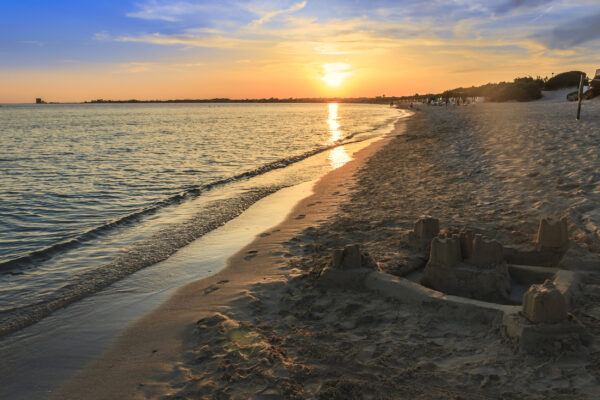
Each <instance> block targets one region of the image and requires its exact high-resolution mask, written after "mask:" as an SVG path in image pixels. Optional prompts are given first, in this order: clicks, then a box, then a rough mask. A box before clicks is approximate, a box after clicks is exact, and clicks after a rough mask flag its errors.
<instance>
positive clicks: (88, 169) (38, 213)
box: [0, 104, 400, 322]
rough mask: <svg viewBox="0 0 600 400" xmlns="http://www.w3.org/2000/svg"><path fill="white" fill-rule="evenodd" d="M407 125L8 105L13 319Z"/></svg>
mask: <svg viewBox="0 0 600 400" xmlns="http://www.w3.org/2000/svg"><path fill="white" fill-rule="evenodd" d="M399 116H400V113H399V111H398V110H396V109H391V108H389V107H386V106H378V105H352V104H340V105H336V104H227V105H224V104H118V105H108V104H102V105H100V104H88V105H84V104H78V105H43V106H35V105H3V106H2V107H0V141H1V143H2V146H0V188H1V191H0V220H1V221H2V223H1V224H0V272H4V273H3V274H2V275H0V277H1V280H0V312H3V311H7V310H11V309H13V310H14V309H17V308H21V309H24V308H26V307H29V306H31V305H33V304H36V303H43V302H48V301H53V300H56V299H57V298H60V297H61V296H62V295H59V293H63V292H65V290H66V289H65V288H66V287H69V288H73V287H76V286H78V285H80V284H81V282H82V281H84V280H85V282H90V281H91V282H95V281H94V280H95V279H97V276H96V275H98V276H103V277H106V276H107V275H111V274H113V278H116V277H118V276H121V275H126V274H127V273H130V272H133V271H134V270H136V269H139V268H140V267H143V266H146V265H149V264H151V263H153V262H156V261H158V260H160V259H164V257H165V256H166V255H168V254H170V253H172V252H173V251H174V250H176V248H178V247H181V246H183V245H185V244H187V243H189V241H190V240H192V239H193V238H195V237H198V236H200V235H202V234H203V233H205V232H207V231H209V230H211V229H214V228H215V227H216V226H219V225H220V224H222V223H223V221H225V220H227V219H230V218H233V217H235V215H238V214H239V213H240V212H241V211H243V209H245V208H247V207H248V205H249V204H251V203H253V202H254V201H256V200H257V199H258V198H260V197H263V196H264V195H266V194H268V193H271V192H272V191H274V190H277V189H278V188H280V187H283V186H289V185H291V184H296V183H299V182H301V181H306V180H309V179H314V178H315V177H316V176H318V175H319V174H321V173H323V172H324V171H326V170H327V169H331V168H334V167H337V166H339V165H341V164H343V163H344V162H345V161H347V159H348V155H346V154H344V153H343V150H341V149H337V150H336V151H335V152H332V153H331V154H332V155H331V156H330V158H331V157H333V159H330V160H328V161H327V162H323V160H321V161H320V162H309V161H307V160H308V158H307V157H308V156H310V155H313V154H317V153H318V152H319V150H321V149H324V148H327V147H329V146H332V145H335V144H340V143H344V142H347V141H354V140H361V139H364V138H368V137H372V136H376V135H381V134H383V133H385V132H389V131H390V129H391V124H392V123H393V121H394V120H395V119H396V118H398V117H399ZM283 167H285V168H283ZM184 235H185V237H183V236H184ZM159 238H162V240H158V239H159ZM167 239H168V240H167ZM111 263H112V264H111ZM107 266H110V267H107ZM96 267H105V268H104V269H98V271H99V272H98V274H96V275H93V274H92V275H90V270H93V269H94V268H96ZM124 271H125V272H124ZM84 273H85V274H87V275H82V274H84ZM119 274H121V275H119ZM98 279H99V278H98ZM113 280H114V279H113ZM97 283H98V286H102V282H100V281H99V282H97ZM88 286H89V285H88ZM63 294H64V293H63ZM80 294H81V293H80ZM0 322H1V321H0Z"/></svg>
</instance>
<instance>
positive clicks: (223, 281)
mask: <svg viewBox="0 0 600 400" xmlns="http://www.w3.org/2000/svg"><path fill="white" fill-rule="evenodd" d="M227 282H229V279H223V280H222V281H219V282H217V285H223V284H224V283H227Z"/></svg>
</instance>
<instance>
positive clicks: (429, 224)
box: [413, 215, 440, 243]
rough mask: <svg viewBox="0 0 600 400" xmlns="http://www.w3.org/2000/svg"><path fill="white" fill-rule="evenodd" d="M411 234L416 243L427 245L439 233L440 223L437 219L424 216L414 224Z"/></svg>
mask: <svg viewBox="0 0 600 400" xmlns="http://www.w3.org/2000/svg"><path fill="white" fill-rule="evenodd" d="M413 232H414V236H415V238H416V239H417V240H418V241H420V242H424V243H429V242H431V239H433V238H434V237H436V236H437V235H438V234H439V233H440V221H439V220H438V219H437V218H433V217H431V216H429V215H424V216H422V217H420V218H419V219H417V221H416V222H415V224H414V227H413Z"/></svg>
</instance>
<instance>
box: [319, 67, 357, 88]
mask: <svg viewBox="0 0 600 400" xmlns="http://www.w3.org/2000/svg"><path fill="white" fill-rule="evenodd" d="M350 68H352V66H351V65H350V64H346V63H343V62H336V63H329V64H324V65H323V76H322V78H321V79H323V82H325V83H326V84H327V85H329V86H334V87H337V86H340V85H341V84H342V83H344V81H345V80H346V79H347V78H348V77H349V76H350V75H352V71H351V70H350Z"/></svg>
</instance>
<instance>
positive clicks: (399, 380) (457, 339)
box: [57, 103, 600, 399]
mask: <svg viewBox="0 0 600 400" xmlns="http://www.w3.org/2000/svg"><path fill="white" fill-rule="evenodd" d="M589 104H591V103H588V108H587V109H588V112H589V113H590V114H592V111H593V110H591V107H592V106H589ZM596 104H597V103H596ZM548 107H550V108H551V107H556V109H550V108H548ZM567 107H570V106H563V105H561V104H558V105H555V104H538V105H532V106H527V107H524V106H519V105H510V104H509V105H487V104H484V105H476V106H469V107H466V108H463V107H457V108H454V109H445V108H442V107H432V108H429V107H428V108H426V109H424V110H423V112H420V113H417V114H416V115H415V116H414V117H412V118H410V119H409V120H407V121H406V122H400V123H399V124H398V125H397V128H396V129H397V130H396V132H394V133H393V134H392V135H390V137H389V138H388V139H385V140H382V141H380V142H377V143H375V144H374V145H372V146H370V147H368V148H366V149H364V150H362V151H361V152H360V153H358V154H357V159H356V160H355V161H352V162H350V163H348V164H346V165H344V166H343V167H341V168H339V169H337V170H334V171H333V172H331V173H330V174H328V175H326V176H325V177H324V178H323V179H321V180H320V181H319V182H318V183H317V184H316V186H315V189H314V191H315V193H314V194H313V195H312V196H311V197H309V198H307V199H305V200H303V201H302V202H300V203H299V204H298V205H297V206H296V207H295V208H294V210H293V211H292V213H291V214H290V215H289V217H288V218H287V219H286V221H285V222H284V223H282V224H281V225H279V226H278V227H276V228H274V229H272V230H269V231H267V232H265V233H263V234H262V235H261V236H260V237H258V238H257V239H256V240H255V241H254V242H253V243H252V244H250V245H249V246H247V247H246V248H244V249H243V250H242V251H241V252H239V253H238V254H237V255H235V256H234V257H233V258H232V259H230V261H229V263H228V266H227V268H226V269H225V270H223V271H222V272H220V273H219V274H217V275H215V276H213V277H211V278H207V279H204V280H202V281H198V282H195V283H192V284H190V285H188V286H186V287H185V288H183V289H182V290H180V291H179V292H177V294H176V295H175V296H174V297H173V298H172V299H171V300H169V301H168V302H167V303H165V304H164V305H163V306H161V307H160V308H159V309H158V310H157V311H155V312H153V313H152V314H150V315H148V316H147V317H145V318H143V319H142V320H140V321H139V322H138V323H136V324H135V325H134V326H132V327H131V328H130V329H128V330H127V331H126V332H125V333H124V334H123V335H122V336H121V337H120V338H119V340H117V342H116V343H115V344H114V346H113V347H111V349H110V350H109V351H108V352H107V353H106V354H105V355H104V356H103V357H102V358H101V359H100V360H98V361H96V362H95V363H93V365H91V366H90V368H88V369H86V370H85V371H83V372H82V373H81V374H79V375H78V376H77V377H76V378H75V379H74V380H73V381H72V382H70V383H69V384H68V385H67V386H65V387H64V388H63V390H62V391H61V392H59V393H58V394H57V398H216V399H221V398H223V399H227V398H240V399H242V398H265V399H267V398H270V399H279V398H295V399H302V398H324V399H325V398H327V399H363V398H366V399H370V398H372V399H388V398H420V399H458V398H461V399H490V398H505V399H521V398H534V399H536V398H539V399H546V398H556V399H562V398H564V399H566V398H585V399H593V398H595V396H596V395H597V393H598V392H599V391H600V368H599V367H598V365H599V364H600V347H599V346H598V338H599V337H600V305H599V304H600V275H599V271H600V263H598V260H599V258H598V251H599V249H600V237H599V235H598V233H599V231H598V226H599V222H600V219H599V216H600V215H599V214H598V209H599V208H598V207H599V206H598V204H600V203H599V202H598V200H599V199H598V196H600V191H599V186H600V161H599V156H598V146H599V145H600V142H598V138H597V132H598V131H599V130H598V128H599V127H600V120H599V119H598V117H595V119H594V118H588V119H587V120H584V121H582V123H579V124H575V123H574V118H570V117H569V115H570V111H571V110H570V109H566V108H567ZM596 107H597V106H596ZM590 114H588V115H590ZM596 115H598V114H596ZM404 125H406V126H404ZM422 214H430V215H433V216H435V217H437V218H439V219H440V221H441V225H442V229H443V230H448V229H452V228H459V227H464V226H468V227H470V228H471V229H473V230H474V231H476V232H479V233H483V234H485V235H488V236H490V237H493V238H495V239H497V240H498V241H500V242H501V243H502V244H503V245H505V246H509V245H510V246H524V245H527V244H528V243H532V242H533V240H534V237H535V233H536V228H537V224H538V222H539V218H540V217H541V216H545V215H565V216H567V217H568V219H569V234H570V237H571V240H572V246H573V248H574V249H576V251H575V253H574V254H575V256H574V258H572V260H571V261H570V262H568V263H566V264H565V265H562V267H563V268H567V269H583V270H586V272H587V273H588V275H587V278H586V281H585V282H584V285H583V287H582V293H583V296H582V298H581V300H580V301H578V302H577V303H576V304H573V305H572V307H571V310H570V311H571V312H572V313H573V315H574V316H575V317H576V318H577V319H578V320H579V321H580V322H581V323H582V324H583V325H584V327H585V329H586V330H587V332H588V333H589V335H590V336H591V337H592V338H593V340H592V343H591V344H588V345H586V346H584V345H582V346H579V347H574V348H570V349H560V351H556V352H550V353H548V354H539V355H531V354H525V353H522V352H519V351H517V350H516V349H515V348H514V346H513V344H512V343H511V342H510V341H509V340H507V339H506V337H505V336H504V335H503V333H502V330H501V327H500V326H499V324H498V323H497V321H490V320H486V319H482V318H480V317H479V316H478V315H470V314H468V313H465V312H464V311H462V310H460V309H456V308H453V307H450V306H440V305H439V304H438V305H433V304H427V303H423V304H421V305H417V306H415V305H414V304H405V303H402V302H399V301H397V300H391V299H386V298H384V297H382V296H380V295H377V294H375V293H372V292H367V291H364V290H354V289H339V288H334V287H331V286H327V285H325V286H323V285H321V284H319V280H318V278H317V276H318V272H319V270H320V268H321V267H323V266H324V265H326V264H327V263H328V262H330V259H331V254H332V252H333V250H334V249H337V248H341V247H343V246H344V245H347V244H350V243H360V244H361V246H362V248H363V249H364V250H366V251H368V252H369V253H370V254H371V255H372V256H373V257H374V259H375V260H376V261H377V263H378V265H379V268H380V269H381V270H382V271H384V272H388V273H391V274H396V275H403V274H405V273H406V271H408V270H412V269H415V268H419V267H422V266H423V265H424V263H425V259H426V258H427V254H424V253H423V252H419V251H415V249H411V248H409V247H406V246H405V245H404V244H403V242H402V240H401V238H402V237H404V236H405V235H406V233H407V232H408V231H409V230H410V229H411V228H412V224H413V222H414V220H415V219H416V218H417V217H418V216H420V215H422ZM107 382H110V384H107ZM92 387H93V388H94V390H93V392H90V388H92ZM82 394H85V396H82Z"/></svg>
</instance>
